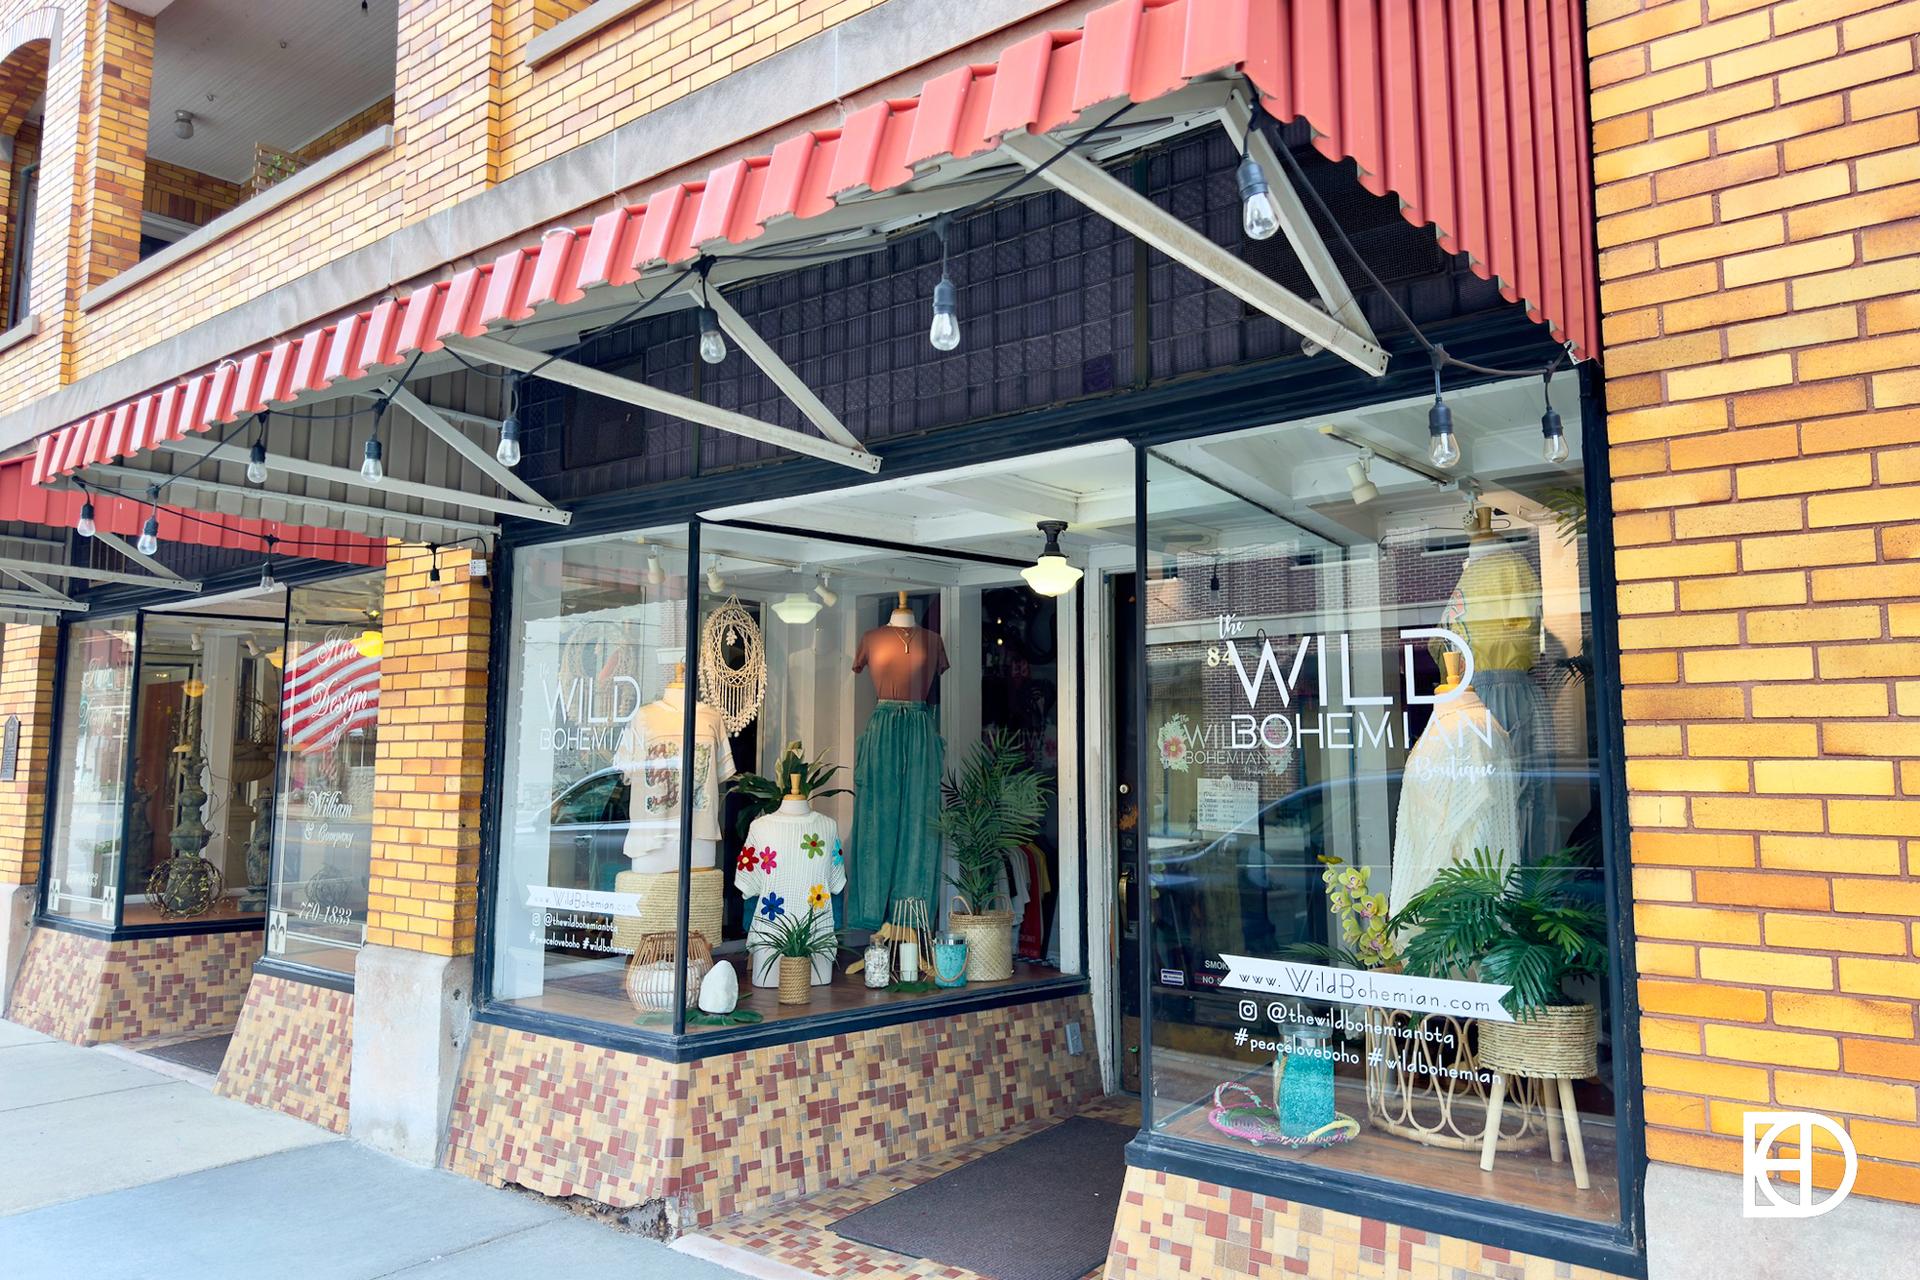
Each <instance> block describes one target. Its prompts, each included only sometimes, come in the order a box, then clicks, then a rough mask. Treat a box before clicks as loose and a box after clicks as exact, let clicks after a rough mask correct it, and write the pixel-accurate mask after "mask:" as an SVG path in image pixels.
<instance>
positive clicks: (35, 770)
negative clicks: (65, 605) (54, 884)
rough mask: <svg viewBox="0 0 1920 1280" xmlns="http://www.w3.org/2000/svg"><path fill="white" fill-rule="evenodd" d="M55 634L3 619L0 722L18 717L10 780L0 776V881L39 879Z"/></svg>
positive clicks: (50, 741) (49, 629)
mask: <svg viewBox="0 0 1920 1280" xmlns="http://www.w3.org/2000/svg"><path fill="white" fill-rule="evenodd" d="M58 638H59V631H58V629H57V628H55V627H40V626H28V625H25V624H23V623H17V622H9V623H7V624H5V627H4V634H0V726H4V725H5V723H6V721H7V719H8V718H9V717H11V716H19V717H20V753H19V756H18V757H17V759H16V761H15V764H14V775H13V780H12V781H10V782H8V781H0V884H33V883H35V882H36V881H38V880H39V878H40V837H41V834H42V832H43V831H44V829H45V828H44V826H43V823H44V820H45V818H46V812H47V756H48V753H49V752H50V751H51V750H52V746H53V670H54V659H55V655H56V654H57V653H58V652H59V643H58Z"/></svg>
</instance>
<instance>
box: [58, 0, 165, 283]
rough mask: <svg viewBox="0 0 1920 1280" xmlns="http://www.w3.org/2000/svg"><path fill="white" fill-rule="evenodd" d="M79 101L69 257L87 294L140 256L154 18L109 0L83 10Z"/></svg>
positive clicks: (151, 94)
mask: <svg viewBox="0 0 1920 1280" xmlns="http://www.w3.org/2000/svg"><path fill="white" fill-rule="evenodd" d="M86 58H87V67H86V76H85V79H84V81H83V86H84V87H83V91H82V101H81V104H80V150H79V157H78V158H79V192H80V205H79V208H78V209H76V210H75V211H74V212H75V217H74V220H73V230H72V236H73V245H72V248H73V257H72V263H73V266H74V269H75V273H76V277H77V283H78V285H79V288H78V290H77V293H84V292H85V291H86V290H88V289H91V288H92V287H93V286H94V285H97V284H102V283H104V282H106V281H108V280H111V279H113V277H115V276H117V275H119V274H120V273H121V272H122V271H125V270H126V269H127V268H128V267H130V266H132V265H133V264H134V263H136V262H138V261H139V260H140V206H141V203H142V199H143V192H144V190H145V187H146V173H147V110H148V107H149V106H150V105H151V100H152V97H153V19H152V18H150V17H148V16H147V15H146V14H143V13H136V12H134V11H133V10H132V9H127V8H123V7H122V6H120V5H117V4H114V3H112V0H95V3H94V4H93V6H92V7H91V8H90V9H89V10H88V13H87V44H86Z"/></svg>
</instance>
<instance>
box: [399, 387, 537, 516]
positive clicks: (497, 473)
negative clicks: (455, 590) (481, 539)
mask: <svg viewBox="0 0 1920 1280" xmlns="http://www.w3.org/2000/svg"><path fill="white" fill-rule="evenodd" d="M380 393H381V394H382V395H384V396H386V397H387V399H388V401H389V402H390V403H393V404H396V405H398V406H400V407H401V408H402V409H405V410H406V411H407V413H408V414H409V415H411V416H412V417H413V418H414V419H415V420H416V421H417V422H419V423H420V425H422V426H424V427H425V428H426V429H427V430H429V431H431V432H433V434H434V435H436V436H438V437H440V439H441V440H442V441H443V442H445V444H446V445H447V447H448V448H450V449H452V450H453V451H454V452H455V453H457V454H459V455H460V456H461V457H463V458H465V459H466V460H467V461H468V462H470V463H472V464H473V465H474V467H476V468H477V469H478V470H479V471H480V473H481V474H482V475H484V476H486V477H487V479H489V480H491V481H493V482H494V483H495V484H497V485H499V486H500V487H501V488H502V489H505V490H506V491H507V492H508V493H510V494H512V495H513V496H514V497H516V498H518V499H519V500H520V504H524V505H523V506H520V509H518V510H515V511H514V512H513V513H512V514H514V515H524V516H526V517H527V518H528V519H531V520H540V521H544V522H545V523H547V524H571V523H572V522H573V513H572V512H571V511H562V510H561V509H560V508H558V507H556V506H554V505H553V504H552V503H551V502H548V501H547V499H546V498H545V497H544V496H543V495H542V494H541V493H540V491H539V490H538V489H535V488H534V487H533V486H532V485H530V484H528V483H527V482H526V481H525V480H522V479H521V478H520V477H519V476H517V475H515V474H514V473H513V471H512V469H511V468H509V467H504V466H502V465H501V464H500V460H499V459H498V458H496V457H494V456H493V454H491V453H489V452H488V451H487V450H486V449H485V448H484V447H482V446H481V445H478V444H475V443H474V442H473V441H472V440H471V439H470V438H468V436H467V433H466V432H464V431H462V430H461V429H460V428H459V427H457V426H455V425H454V424H453V422H452V421H451V420H450V419H449V418H448V416H447V415H446V414H444V413H442V412H441V411H440V410H439V409H436V408H435V407H434V406H432V405H430V404H428V403H427V402H426V401H424V400H422V399H421V398H420V397H419V396H416V395H415V394H413V392H411V391H409V390H407V389H406V388H405V387H404V386H402V385H400V383H399V381H398V380H397V379H393V378H389V379H387V380H386V381H385V382H383V383H382V384H381V385H380ZM437 500H438V501H441V502H446V503H449V504H451V505H453V506H469V507H492V506H493V504H489V503H483V502H475V501H473V500H472V498H471V496H470V495H468V494H464V493H461V492H459V491H458V490H453V489H448V490H445V491H444V496H439V497H438V498H437ZM516 505H518V504H516ZM494 509H498V508H497V507H495V508H494Z"/></svg>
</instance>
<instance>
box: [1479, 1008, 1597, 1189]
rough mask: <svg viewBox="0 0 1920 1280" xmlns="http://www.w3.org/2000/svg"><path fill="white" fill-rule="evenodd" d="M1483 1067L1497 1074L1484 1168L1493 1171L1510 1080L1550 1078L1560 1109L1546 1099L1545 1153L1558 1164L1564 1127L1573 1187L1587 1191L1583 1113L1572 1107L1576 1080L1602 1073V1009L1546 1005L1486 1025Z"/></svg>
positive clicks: (1484, 1143)
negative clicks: (1599, 1048)
mask: <svg viewBox="0 0 1920 1280" xmlns="http://www.w3.org/2000/svg"><path fill="white" fill-rule="evenodd" d="M1479 1027H1480V1065H1481V1066H1483V1067H1486V1068H1487V1069H1488V1070H1490V1071H1492V1072H1493V1092H1492V1094H1491V1095H1490V1096H1489V1097H1488V1098H1487V1131H1486V1136H1485V1138H1483V1139H1482V1140H1481V1144H1480V1167H1481V1168H1482V1169H1484V1170H1486V1171H1488V1172H1489V1173H1491V1172H1492V1171H1493V1154H1494V1146H1495V1142H1496V1140H1497V1139H1498V1137H1499V1133H1500V1104H1501V1102H1502V1100H1503V1099H1504V1098H1505V1096H1506V1091H1507V1077H1509V1076H1517V1077H1520V1078H1522V1079H1531V1080H1551V1081H1553V1082H1554V1083H1555V1085H1556V1086H1558V1090H1559V1094H1560V1111H1559V1114H1558V1115H1557V1116H1556V1115H1555V1113H1554V1109H1553V1100H1552V1099H1551V1098H1548V1099H1546V1100H1544V1102H1543V1107H1542V1109H1543V1110H1544V1111H1545V1112H1546V1115H1547V1151H1548V1153H1549V1154H1550V1155H1551V1156H1552V1157H1553V1162H1554V1163H1555V1164H1558V1163H1560V1124H1561V1123H1562V1122H1564V1123H1565V1125H1566V1145H1567V1154H1568V1155H1569V1156H1570V1157H1571V1158H1572V1161H1573V1185H1574V1186H1576V1187H1578V1188H1579V1189H1580V1190H1582V1191H1585V1190H1586V1189H1587V1188H1588V1187H1589V1186H1590V1185H1591V1184H1590V1182H1589V1181H1588V1179H1587V1148H1586V1144H1585V1142H1583V1141H1582V1140H1581V1137H1580V1111H1579V1109H1578V1108H1577V1107H1575V1106H1574V1105H1573V1082H1574V1081H1575V1080H1585V1079H1587V1078H1588V1077H1589V1076H1591V1075H1593V1074H1594V1073H1595V1072H1596V1071H1597V1070H1599V1063H1598V1061H1597V1053H1596V1047H1597V1045H1598V1042H1599V1030H1600V1010H1599V1009H1597V1008H1595V1007H1594V1006H1593V1005H1590V1004H1574V1005H1548V1006H1547V1007H1546V1008H1543V1009H1538V1010H1535V1011H1534V1013H1533V1015H1532V1016H1531V1017H1529V1018H1528V1019H1527V1020H1526V1021H1524V1022H1482V1023H1480V1024H1479Z"/></svg>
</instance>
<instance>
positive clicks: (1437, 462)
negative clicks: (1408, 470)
mask: <svg viewBox="0 0 1920 1280" xmlns="http://www.w3.org/2000/svg"><path fill="white" fill-rule="evenodd" d="M1427 459H1428V460H1429V461H1430V462H1432V463H1433V465H1434V466H1436V467H1451V466H1453V465H1454V464H1455V463H1457V462H1459V461H1460V442H1459V441H1458V440H1456V439H1454V437H1453V410H1451V409H1449V408H1447V402H1446V401H1445V400H1442V399H1440V398H1439V397H1438V396H1435V397H1434V401H1433V407H1432V408H1431V409H1428V410H1427Z"/></svg>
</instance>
